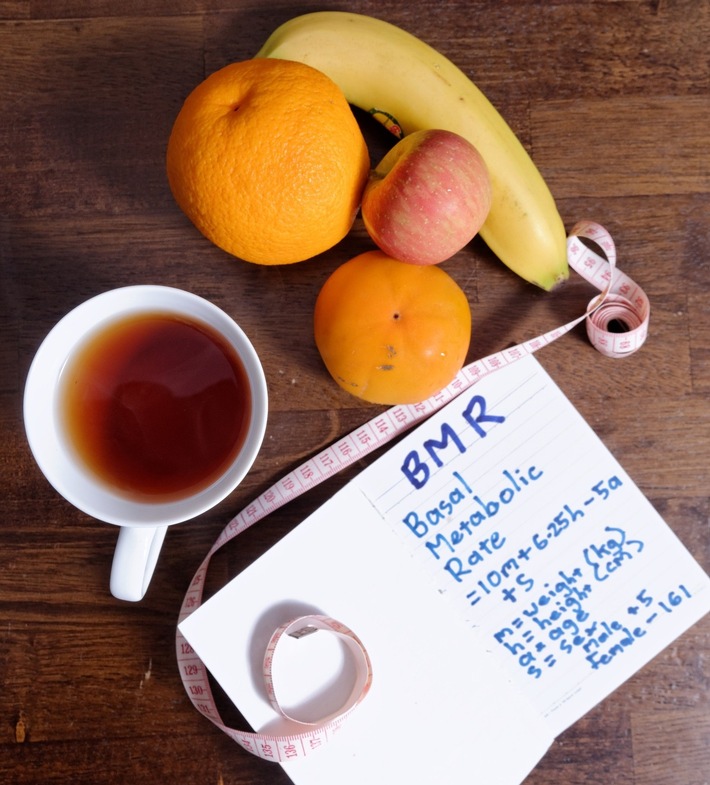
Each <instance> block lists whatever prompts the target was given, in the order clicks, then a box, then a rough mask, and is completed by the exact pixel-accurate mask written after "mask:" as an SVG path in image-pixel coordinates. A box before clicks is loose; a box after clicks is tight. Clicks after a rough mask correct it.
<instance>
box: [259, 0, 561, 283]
mask: <svg viewBox="0 0 710 785" xmlns="http://www.w3.org/2000/svg"><path fill="white" fill-rule="evenodd" d="M256 57H276V58H281V59H283V60H299V61H300V62H302V63H307V64H308V65H311V66H313V67H314V68H317V69H318V70H319V71H322V72H324V73H325V74H327V75H328V76H329V77H330V78H331V79H332V80H333V81H334V82H335V83H336V84H337V85H338V86H339V87H340V89H341V90H342V91H343V93H344V94H345V96H346V98H347V99H348V101H349V102H350V103H351V104H352V105H353V106H357V107H359V108H360V109H363V110H365V111H368V112H370V113H372V114H373V115H374V116H376V117H378V119H380V120H381V121H382V120H383V119H386V118H388V117H389V118H391V120H392V121H393V122H394V123H395V124H396V125H399V127H400V128H401V129H402V132H403V133H404V134H408V133H411V132H412V131H416V130H419V129H422V128H444V129H446V130H449V131H454V132H455V133H458V134H460V135H461V136H463V137H465V138H466V139H468V140H469V141H470V142H472V143H473V144H474V145H475V146H476V148H477V149H478V151H479V152H480V153H481V155H482V156H483V158H484V160H485V161H486V164H487V166H488V169H489V172H490V175H491V180H492V184H493V203H492V206H491V210H490V213H489V216H488V219H487V220H486V222H485V224H484V225H483V227H482V229H481V231H480V234H481V237H482V238H483V240H484V241H485V243H486V244H487V245H488V247H489V248H490V249H491V251H493V253H494V254H495V255H496V256H497V257H498V258H499V259H500V260H501V261H502V262H503V263H504V264H506V265H507V266H508V267H509V268H510V269H511V270H513V271H514V272H515V273H517V274H518V275H520V276H521V277H522V278H524V279H525V280H527V281H529V282H531V283H534V284H536V285H538V286H540V287H541V288H543V289H545V290H547V291H549V290H550V289H552V288H553V287H554V286H555V285H556V284H558V283H559V282H561V281H563V280H564V279H566V278H567V276H568V274H569V269H568V266H567V252H566V234H565V228H564V225H563V223H562V219H561V218H560V215H559V213H558V211H557V207H556V205H555V201H554V199H553V197H552V194H551V193H550V190H549V188H548V187H547V184H546V183H545V181H544V180H543V178H542V175H541V174H540V172H539V171H538V169H537V167H536V166H535V164H534V163H533V162H532V160H531V158H530V156H529V155H528V153H527V151H526V150H525V148H524V147H523V146H522V144H521V143H520V141H519V140H518V138H517V137H516V136H515V134H514V133H513V131H512V130H511V129H510V127H509V126H508V124H507V123H506V122H505V120H504V119H503V118H502V117H501V116H500V114H499V113H498V111H497V110H496V109H495V108H494V107H493V105H492V104H491V103H490V101H489V100H488V99H487V98H486V97H485V95H483V93H482V92H481V91H480V90H479V89H478V88H477V87H476V85H475V84H474V83H473V82H472V81H471V80H470V79H469V78H468V77H467V76H466V75H465V74H464V73H463V71H461V70H460V69H459V68H458V67H457V66H456V65H454V64H453V63H452V62H451V61H450V60H448V59H447V58H446V57H444V56H443V55H442V54H440V53H439V52H437V51H436V50H435V49H433V48H432V47H431V46H429V45H428V44H426V43H424V42H423V41H421V40H420V39H419V38H417V37H415V36H413V35H411V34H410V33H408V32H406V31H405V30H402V29H401V28H399V27H396V26H394V25H391V24H389V23H388V22H384V21H382V20H380V19H376V18H374V17H371V16H365V15H362V14H354V13H347V12H341V11H316V12H314V13H309V14H304V15H302V16H297V17H295V18H293V19H291V20H289V21H288V22H286V23H284V24H283V25H281V26H280V27H279V28H277V29H276V30H275V31H274V32H273V33H272V34H271V36H270V37H269V38H268V39H267V41H266V42H265V43H264V45H263V47H262V48H261V49H260V50H259V52H258V53H257V54H256Z"/></svg>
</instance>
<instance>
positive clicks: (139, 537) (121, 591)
mask: <svg viewBox="0 0 710 785" xmlns="http://www.w3.org/2000/svg"><path fill="white" fill-rule="evenodd" d="M167 531H168V527H167V526H155V527H148V526H146V527H144V526H139V527H131V528H129V527H127V526H121V530H120V531H119V533H118V541H117V542H116V550H115V551H114V554H113V564H112V565H111V584H110V586H111V594H113V596H114V597H116V598H117V599H119V600H127V601H128V602H138V601H139V600H142V599H143V596H144V595H145V593H146V591H147V589H148V584H149V583H150V579H151V578H152V577H153V572H154V571H155V565H156V563H157V561H158V555H159V554H160V548H161V547H162V545H163V540H164V539H165V534H166V532H167Z"/></svg>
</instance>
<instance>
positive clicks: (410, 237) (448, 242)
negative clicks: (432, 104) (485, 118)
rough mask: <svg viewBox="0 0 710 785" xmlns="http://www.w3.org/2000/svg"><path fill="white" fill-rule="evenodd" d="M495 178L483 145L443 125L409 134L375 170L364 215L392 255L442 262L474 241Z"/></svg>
mask: <svg viewBox="0 0 710 785" xmlns="http://www.w3.org/2000/svg"><path fill="white" fill-rule="evenodd" d="M490 207H491V180H490V176H489V174H488V169H487V167H486V164H485V162H484V160H483V158H482V157H481V154H480V153H479V152H478V150H477V149H476V148H475V147H474V146H473V145H472V144H471V143H470V142H469V141H468V140H467V139H464V138H463V137H462V136H460V135H459V134H455V133H452V132H451V131H444V130H442V129H426V130H422V131H415V132H414V133H412V134H409V135H407V136H405V137H404V138H403V139H401V140H400V141H399V142H397V144H395V146H394V147H393V148H392V149H391V150H390V151H389V152H388V153H387V154H386V155H385V157H384V158H383V159H382V160H381V161H380V163H379V164H378V165H377V166H376V167H375V169H373V170H372V171H371V172H370V176H369V178H368V181H367V184H366V185H365V190H364V192H363V196H362V207H361V210H362V219H363V222H364V224H365V228H366V229H367V231H368V233H369V235H370V237H372V239H373V240H374V241H375V243H376V244H377V245H378V246H379V247H380V248H381V249H382V250H383V251H384V252H385V253H387V254H389V255H390V256H393V257H394V258H395V259H400V260H401V261H403V262H409V263H411V264H438V263H439V262H443V261H444V260H446V259H449V258H451V257H452V256H453V255H454V254H455V253H457V252H458V251H460V250H461V249H462V248H463V247H464V246H465V245H466V244H467V243H469V242H470V241H471V240H472V239H473V238H474V237H475V235H476V234H477V233H478V230H479V229H480V228H481V226H482V225H483V222H484V221H485V220H486V218H487V216H488V211H489V210H490Z"/></svg>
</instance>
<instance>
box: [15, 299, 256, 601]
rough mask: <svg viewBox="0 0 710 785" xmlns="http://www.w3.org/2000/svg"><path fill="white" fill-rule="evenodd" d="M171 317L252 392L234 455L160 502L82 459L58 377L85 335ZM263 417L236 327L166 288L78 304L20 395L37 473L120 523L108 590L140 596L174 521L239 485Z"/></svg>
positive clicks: (88, 509) (42, 350)
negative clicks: (215, 340)
mask: <svg viewBox="0 0 710 785" xmlns="http://www.w3.org/2000/svg"><path fill="white" fill-rule="evenodd" d="M158 313H159V314H171V315H173V316H176V317H179V318H182V319H187V320H189V321H190V322H193V323H195V324H202V325H203V326H204V327H205V329H206V330H209V331H210V332H211V333H215V334H217V335H219V336H221V341H222V342H223V343H225V344H226V345H227V347H231V351H232V352H233V353H234V354H235V355H236V357H237V358H238V360H239V361H240V364H241V366H242V369H243V371H244V375H245V376H246V381H247V383H248V387H249V395H250V407H249V415H248V420H247V422H246V424H245V426H244V429H243V433H242V436H241V438H240V441H241V446H240V448H239V449H238V451H237V452H236V455H233V456H231V457H230V459H229V461H228V462H227V463H226V465H225V466H223V467H222V468H221V470H220V473H219V474H218V476H216V477H212V478H210V481H209V484H208V485H207V486H206V487H201V488H198V489H196V490H193V491H191V492H189V493H188V495H183V496H180V495H179V494H178V495H177V497H176V495H173V496H171V497H170V498H167V497H166V498H164V499H156V500H153V499H148V500H146V498H145V497H132V495H131V494H130V493H127V492H126V491H125V490H120V489H117V488H115V487H113V486H112V485H111V484H110V483H107V482H106V481H105V480H102V479H101V478H99V477H98V476H97V475H96V474H95V473H94V472H93V471H92V470H91V468H90V467H89V466H87V465H86V464H85V463H84V462H83V461H82V460H81V458H80V457H79V455H78V453H77V450H76V449H75V446H74V445H73V444H72V443H71V439H70V437H69V436H68V434H67V427H66V422H65V421H64V414H63V409H62V405H61V400H60V398H61V396H62V392H61V391H62V388H63V381H62V373H63V371H65V368H66V366H67V365H68V364H69V363H71V362H72V357H73V356H74V355H75V352H76V350H77V348H78V347H81V346H82V345H83V344H84V343H85V341H86V339H87V338H89V337H90V336H92V335H94V334H96V333H99V332H100V331H102V330H103V329H105V327H106V326H107V325H109V324H111V323H113V322H116V321H117V320H120V319H123V318H124V317H132V316H134V315H139V314H158ZM267 416H268V395H267V387H266V379H265V377H264V371H263V369H262V366H261V363H260V361H259V358H258V356H257V354H256V351H255V350H254V347H253V346H252V344H251V343H250V341H249V339H248V338H247V336H246V335H245V334H244V332H243V331H242V330H241V328H240V327H239V326H238V325H237V324H236V323H235V322H234V321H233V320H232V319H231V318H230V317H229V316H228V315H227V314H226V313H225V312H224V311H222V310H221V309H219V308H218V307H217V306H215V305H214V304H212V303H210V302H209V301H207V300H205V299H203V298H201V297H198V296H197V295H194V294H191V293H189V292H186V291H182V290H180V289H174V288H170V287H165V286H128V287H124V288H120V289H114V290H112V291H108V292H105V293H104V294H100V295H98V296H96V297H94V298H92V299H90V300H87V301H86V302H84V303H82V304H81V305H79V306H78V307H76V308H75V309H74V310H73V311H71V312H70V313H68V314H67V315H66V316H65V317H64V318H62V319H61V320H60V321H59V322H58V323H57V324H56V325H55V327H54V328H53V329H52V330H51V331H50V333H49V334H48V335H47V337H46V338H45V340H44V341H43V343H42V344H41V346H40V347H39V349H38V351H37V354H36V355H35V358H34V360H33V362H32V365H31V367H30V370H29V373H28V376H27V382H26V386H25V394H24V420H25V430H26V433H27V438H28V441H29V445H30V448H31V450H32V453H33V455H34V457H35V460H36V461H37V463H38V465H39V467H40V469H41V470H42V472H43V473H44V475H45V477H46V478H47V480H48V481H49V482H50V483H51V484H52V485H53V486H54V488H55V489H56V490H57V491H58V492H59V493H60V494H61V495H62V496H63V497H64V498H65V499H66V500H67V501H69V502H71V504H73V505H74V506H75V507H77V508H78V509H80V510H82V511H83V512H85V513H87V514H88V515H91V516H92V517H94V518H97V519H98V520H101V521H105V522H107V523H112V524H115V525H117V526H120V527H121V529H120V532H119V536H118V542H117V544H116V550H115V553H114V558H113V565H112V568H111V583H110V588H111V593H112V594H113V595H114V596H115V597H117V598H119V599H123V600H130V601H137V600H140V599H142V598H143V596H144V594H145V592H146V590H147V588H148V585H149V583H150V580H151V577H152V575H153V572H154V570H155V565H156V562H157V559H158V555H159V553H160V549H161V546H162V543H163V539H164V538H165V534H166V532H167V527H168V526H169V525H171V524H175V523H180V522H182V521H186V520H189V519H191V518H194V517H196V516H197V515H199V514H201V513H202V512H204V511H206V510H208V509H210V508H211V507H213V506H214V505H216V504H217V503H218V502H220V501H221V500H222V499H224V498H225V497H226V496H227V495H228V494H229V493H231V491H233V490H234V489H235V488H236V487H237V485H238V484H239V483H240V482H241V481H242V480H243V478H244V477H245V475H246V474H247V472H248V471H249V469H250V468H251V466H252V464H253V463H254V460H255V458H256V456H257V453H258V451H259V448H260V447H261V443H262V440H263V438H264V432H265V430H266V421H267Z"/></svg>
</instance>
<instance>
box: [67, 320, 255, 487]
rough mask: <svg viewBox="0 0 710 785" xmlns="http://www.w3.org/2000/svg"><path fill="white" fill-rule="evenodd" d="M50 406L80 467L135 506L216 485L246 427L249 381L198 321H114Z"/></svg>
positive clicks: (74, 363) (90, 344) (74, 360)
mask: <svg viewBox="0 0 710 785" xmlns="http://www.w3.org/2000/svg"><path fill="white" fill-rule="evenodd" d="M60 406H61V409H62V411H61V415H62V421H63V423H64V427H65V429H66V433H67V436H68V438H69V441H70V442H71V444H72V445H73V447H74V449H75V451H76V453H77V454H78V456H79V457H80V459H81V460H82V462H83V463H84V464H85V465H86V467H87V468H88V469H89V470H90V471H91V472H92V473H93V474H94V475H95V476H97V477H98V478H99V479H100V480H102V481H103V482H104V483H105V484H107V485H109V486H111V487H112V488H113V489H114V490H115V491H117V492H119V493H120V494H122V495H124V496H127V497H129V498H131V499H134V500H138V501H153V502H165V501H174V500H177V499H181V498H185V497H187V496H190V495H193V494H194V493H197V492H198V491H200V490H202V489H204V488H207V487H208V486H209V485H210V484H211V483H212V482H214V481H215V480H216V479H218V478H219V476H220V475H221V474H222V473H223V472H224V470H225V469H226V468H227V467H228V466H229V464H230V463H231V462H232V461H233V459H234V458H235V457H236V455H237V453H238V452H239V450H240V448H241V446H242V444H243V442H244V439H245V437H246V434H247V430H248V427H249V420H250V417H251V394H250V388H249V381H248V379H247V374H246V371H245V369H244V367H243V365H242V362H241V360H240V359H239V357H238V356H237V354H236V352H235V351H234V349H233V348H232V347H231V346H230V345H229V344H228V343H227V342H226V341H225V340H224V338H222V337H221V336H220V335H219V334H218V333H217V332H216V331H214V330H212V329H211V328H210V327H208V326H206V325H204V324H203V323H202V322H197V321H191V320H190V319H189V318H184V317H182V316H174V315H171V314H167V313H143V314H139V315H131V316H128V317H124V318H120V319H118V320H117V321H115V322H113V323H111V324H110V325H108V326H107V327H104V328H101V329H99V330H98V331H97V332H96V333H94V334H93V335H90V336H89V337H88V338H87V339H86V341H85V342H84V343H83V344H82V345H81V346H79V347H78V348H77V350H76V351H75V353H74V354H73V355H72V356H71V357H70V358H69V361H68V362H67V365H66V367H65V368H64V369H63V370H62V378H61V385H60Z"/></svg>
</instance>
